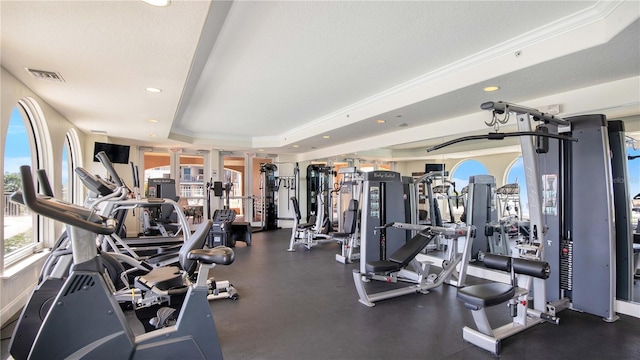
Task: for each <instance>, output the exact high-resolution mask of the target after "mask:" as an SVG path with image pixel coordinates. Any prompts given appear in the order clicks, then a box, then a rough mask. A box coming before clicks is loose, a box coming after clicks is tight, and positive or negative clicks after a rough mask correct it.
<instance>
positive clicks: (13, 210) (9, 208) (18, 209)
mask: <svg viewBox="0 0 640 360" xmlns="http://www.w3.org/2000/svg"><path fill="white" fill-rule="evenodd" d="M10 196H11V193H6V192H5V193H4V216H23V215H27V214H29V211H28V210H27V208H26V207H25V206H24V205H20V204H16V203H14V202H11V201H10V200H9V197H10Z"/></svg>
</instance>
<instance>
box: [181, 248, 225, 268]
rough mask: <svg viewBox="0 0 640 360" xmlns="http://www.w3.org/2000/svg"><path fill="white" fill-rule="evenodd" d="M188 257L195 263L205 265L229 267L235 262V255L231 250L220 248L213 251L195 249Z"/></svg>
mask: <svg viewBox="0 0 640 360" xmlns="http://www.w3.org/2000/svg"><path fill="white" fill-rule="evenodd" d="M187 257H188V258H189V259H190V260H193V261H199V262H201V263H204V264H219V265H229V264H231V263H233V261H234V260H235V254H234V252H233V250H232V249H231V248H228V247H226V246H218V247H215V248H213V249H195V250H191V251H190V252H189V255H187Z"/></svg>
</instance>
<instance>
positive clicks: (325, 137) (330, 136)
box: [322, 135, 331, 139]
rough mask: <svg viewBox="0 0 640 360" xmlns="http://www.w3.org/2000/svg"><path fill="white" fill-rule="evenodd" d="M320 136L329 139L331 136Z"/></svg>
mask: <svg viewBox="0 0 640 360" xmlns="http://www.w3.org/2000/svg"><path fill="white" fill-rule="evenodd" d="M322 138H323V139H330V138H331V136H329V135H323V136H322Z"/></svg>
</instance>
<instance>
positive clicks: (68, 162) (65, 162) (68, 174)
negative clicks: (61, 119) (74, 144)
mask: <svg viewBox="0 0 640 360" xmlns="http://www.w3.org/2000/svg"><path fill="white" fill-rule="evenodd" d="M61 165H62V179H61V180H62V200H64V201H66V202H73V187H72V185H71V180H72V179H73V174H72V170H71V169H72V168H73V160H72V159H71V147H70V145H69V137H65V141H64V146H63V147H62V164H61Z"/></svg>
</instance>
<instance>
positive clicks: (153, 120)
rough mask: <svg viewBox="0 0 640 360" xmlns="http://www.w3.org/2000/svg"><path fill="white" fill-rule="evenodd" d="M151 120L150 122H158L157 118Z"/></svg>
mask: <svg viewBox="0 0 640 360" xmlns="http://www.w3.org/2000/svg"><path fill="white" fill-rule="evenodd" d="M149 122H150V123H154V124H155V123H157V122H158V120H156V119H149Z"/></svg>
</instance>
